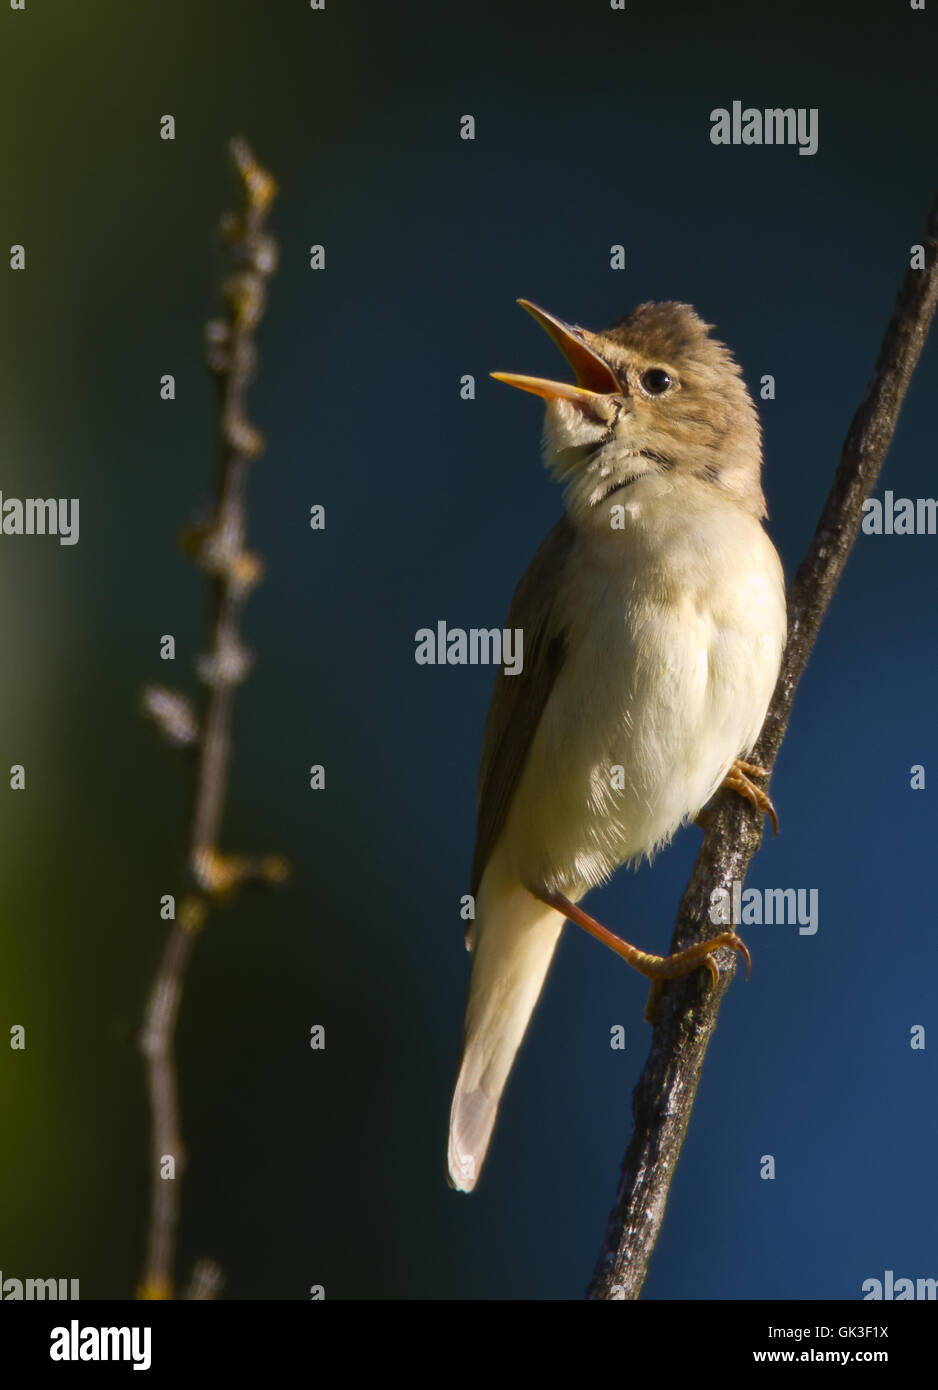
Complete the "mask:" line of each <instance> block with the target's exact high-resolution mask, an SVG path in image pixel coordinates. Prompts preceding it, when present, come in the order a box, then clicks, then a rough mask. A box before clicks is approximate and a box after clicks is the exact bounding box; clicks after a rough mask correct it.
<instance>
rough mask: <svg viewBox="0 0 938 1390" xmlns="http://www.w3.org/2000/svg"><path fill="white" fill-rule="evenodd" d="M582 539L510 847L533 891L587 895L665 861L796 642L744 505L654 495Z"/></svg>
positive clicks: (749, 740)
mask: <svg viewBox="0 0 938 1390" xmlns="http://www.w3.org/2000/svg"><path fill="white" fill-rule="evenodd" d="M637 491H638V490H637V489H636V492H637ZM577 544H578V547H579V550H580V555H579V562H578V563H577V564H575V565H571V567H570V574H571V578H570V581H569V583H568V584H567V586H566V588H565V590H564V592H563V593H562V594H561V596H560V598H559V605H560V609H561V615H562V619H563V623H564V627H565V630H566V640H567V657H566V661H565V664H564V667H563V670H562V671H561V673H560V675H559V676H558V678H557V680H556V682H555V684H554V688H553V690H552V692H551V695H550V698H549V700H548V702H547V705H546V707H545V710H544V714H543V716H542V718H541V722H540V725H539V728H538V731H537V734H536V736H535V738H534V740H533V742H532V745H531V749H530V752H529V754H528V758H527V761H526V764H525V768H524V772H523V773H522V776H521V779H520V782H519V786H518V790H517V793H516V796H515V800H514V803H513V806H512V811H511V814H510V816H509V820H508V824H507V826H506V843H505V849H506V851H507V853H508V857H509V860H510V861H513V862H514V863H515V865H516V866H517V871H518V874H519V876H520V878H521V880H522V882H524V883H525V884H526V885H527V886H529V887H536V888H547V889H548V890H550V891H560V892H563V893H564V894H566V896H568V897H570V898H574V899H575V898H577V897H580V896H582V894H583V893H584V892H586V891H587V889H589V888H590V887H593V886H595V885H596V884H597V883H599V882H602V881H603V880H604V879H606V878H608V877H609V875H610V874H612V873H613V872H614V871H615V869H616V868H618V867H619V866H620V865H621V864H623V863H625V862H627V861H630V860H636V859H639V858H641V857H642V856H643V855H648V856H650V855H651V854H653V853H654V851H655V850H656V849H658V848H660V846H661V845H663V844H664V843H666V842H667V841H668V840H669V839H670V838H671V836H672V835H673V834H674V832H675V831H676V830H677V828H678V827H679V826H680V825H681V824H682V822H684V821H685V820H686V819H688V818H689V817H693V816H695V815H696V814H697V812H698V811H699V810H700V808H701V807H702V806H703V805H704V803H705V802H706V801H708V800H709V798H710V797H711V796H712V795H713V793H714V792H715V790H716V788H717V787H718V786H719V784H720V782H721V781H722V780H723V778H724V776H725V775H726V772H727V771H728V769H729V767H730V765H731V763H732V762H733V760H734V759H735V758H737V757H740V756H743V755H744V754H745V753H746V752H748V750H749V749H750V748H751V747H752V745H753V744H754V742H755V740H756V738H757V736H758V734H759V730H760V728H761V726H762V722H763V720H764V718H765V712H766V709H767V707H768V702H769V700H770V698H771V695H772V691H773V689H774V687H775V681H776V678H777V675H778V668H779V661H780V656H781V651H782V646H783V644H784V639H785V603H784V589H783V581H782V573H781V566H780V564H779V561H778V557H777V555H776V553H775V550H774V548H773V547H772V545H771V542H770V541H769V540H768V537H767V536H766V534H765V532H764V531H763V529H762V526H761V524H760V523H759V522H758V520H756V518H755V517H753V516H751V515H749V514H748V513H746V512H744V511H742V510H740V509H738V508H736V507H732V506H726V507H722V508H714V507H713V506H712V503H710V505H708V506H707V507H706V508H701V509H699V510H698V509H697V507H696V506H695V496H694V494H693V493H692V494H691V496H690V498H689V499H688V505H687V506H686V507H685V506H681V505H675V499H674V498H673V496H665V497H664V498H662V499H661V501H660V503H659V501H658V499H657V498H655V497H654V496H652V497H651V498H650V499H649V500H648V501H647V502H638V501H635V502H632V503H631V510H630V512H629V513H628V514H627V518H626V526H625V529H624V530H622V531H619V532H618V533H616V532H611V533H610V535H609V536H604V535H603V534H602V533H587V534H585V535H583V536H580V537H579V538H578V542H577Z"/></svg>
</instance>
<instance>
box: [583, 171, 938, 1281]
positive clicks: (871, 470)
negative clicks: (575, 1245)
mask: <svg viewBox="0 0 938 1390" xmlns="http://www.w3.org/2000/svg"><path fill="white" fill-rule="evenodd" d="M936 239H938V195H936V197H935V200H934V202H933V203H932V207H931V211H930V213H929V217H928V226H927V231H926V235H925V236H924V237H923V238H922V242H921V245H923V246H924V247H925V265H924V267H923V268H922V269H911V268H910V269H909V270H908V271H907V272H906V275H905V278H904V280H903V282H902V287H901V289H900V291H899V295H898V298H897V300H896V305H895V309H894V310H893V314H892V318H891V319H890V321H889V325H888V327H887V329H886V334H885V337H884V338H883V342H882V346H881V348H880V353H879V358H878V360H877V363H876V367H875V369H874V371H873V376H872V378H871V380H870V383H869V385H868V387H867V389H866V394H865V396H864V398H863V401H862V403H861V405H860V407H859V409H858V410H857V412H856V414H855V416H854V417H853V422H852V424H851V426H850V429H849V430H848V432H847V437H846V440H845V441H844V446H843V450H842V452H841V457H840V463H839V465H838V468H837V471H836V473H835V475H834V481H833V484H832V486H831V490H830V493H829V495H828V498H827V501H826V503H825V504H824V509H823V511H822V513H821V517H820V520H819V521H818V524H817V529H816V530H815V533H814V537H813V539H812V541H811V544H810V546H809V547H808V550H807V553H806V555H805V557H804V560H803V561H802V563H801V567H800V569H799V570H798V573H797V575H796V576H795V580H794V583H793V584H792V586H791V589H790V591H789V595H788V622H789V635H788V643H787V645H786V647H785V653H784V656H783V658H782V668H781V674H780V675H779V680H778V685H777V686H776V689H775V694H774V696H773V699H772V703H771V705H770V707H769V712H768V715H767V716H766V721H765V724H764V726H763V729H762V733H761V735H760V738H759V742H758V744H757V745H756V748H755V750H754V751H753V753H752V755H751V756H752V759H753V761H754V762H756V763H761V764H762V765H763V766H765V767H771V766H772V764H773V763H774V761H775V758H776V756H777V754H778V750H779V747H780V745H781V742H782V739H783V737H784V735H785V730H786V728H787V725H788V719H789V715H790V713H791V707H792V701H793V699H794V694H795V689H796V687H797V685H798V682H799V680H800V679H801V676H802V674H803V672H804V669H805V666H806V665H807V661H808V657H809V656H810V654H811V650H812V648H813V646H814V642H815V639H816V637H817V633H818V629H819V627H820V625H821V620H822V618H823V616H824V613H825V612H826V610H827V607H828V604H829V603H830V601H831V598H832V596H833V593H834V589H835V588H836V586H837V582H838V580H839V578H840V575H841V571H842V570H843V567H844V565H845V563H846V560H847V556H848V555H849V553H850V550H851V548H852V546H853V543H854V540H855V539H856V536H857V533H858V531H859V528H860V522H861V520H862V509H863V502H864V500H865V499H866V498H867V497H868V496H869V494H870V492H871V491H872V489H873V487H874V486H875V484H876V479H877V477H878V476H879V472H880V469H881V468H882V465H883V460H884V459H885V456H886V451H887V449H888V448H889V444H890V441H891V439H892V436H893V432H894V430H895V427H896V421H897V419H898V416H899V411H900V408H901V406H902V402H903V399H904V397H905V393H906V389H907V388H908V384H909V380H910V378H911V376H912V372H913V371H914V369H915V365H916V363H917V362H918V359H919V356H920V354H921V351H922V348H923V346H924V343H925V339H926V337H927V335H928V330H929V327H930V325H931V321H932V318H933V317H934V313H935V305H936V302H938V254H936ZM761 841H762V826H761V817H759V816H758V815H757V814H756V813H755V812H754V811H753V810H752V808H751V807H750V806H749V804H748V803H747V802H746V801H744V800H743V799H742V798H741V797H738V796H734V795H732V794H730V793H723V794H721V796H720V797H719V798H717V800H716V802H715V803H714V807H713V812H712V816H711V819H710V821H709V823H708V827H707V831H706V834H705V836H704V841H703V844H702V846H701V849H700V853H699V855H698V857H697V862H696V864H695V866H694V870H693V874H692V876H691V879H690V882H689V884H688V885H687V888H686V890H685V892H684V897H683V899H682V902H681V906H680V908H679V910H678V918H677V923H676V926H675V929H674V936H673V940H672V943H671V950H672V951H679V950H682V949H683V948H684V947H685V946H689V945H690V944H691V943H692V942H694V941H698V940H702V939H703V938H704V936H706V935H708V934H710V932H711V931H712V928H711V927H710V926H709V920H708V910H709V905H710V901H711V893H712V891H713V890H714V889H715V888H716V887H718V886H722V887H724V888H727V889H728V888H729V887H730V885H731V884H732V882H733V881H734V880H738V881H739V882H742V880H743V879H744V877H745V874H746V870H747V868H748V865H749V861H750V859H751V858H752V856H753V854H754V853H755V851H756V850H757V849H758V847H759V845H760V843H761ZM720 954H721V972H720V980H719V984H718V985H716V986H715V987H713V988H709V987H708V984H707V983H704V982H705V981H707V982H709V976H708V975H707V974H706V972H705V971H703V970H698V971H696V972H694V974H692V975H688V976H686V977H685V978H684V979H682V980H678V981H675V982H674V984H673V985H671V986H670V987H669V988H668V989H667V990H666V991H665V993H664V994H663V996H662V999H661V1003H660V1006H659V1009H658V1018H657V1022H656V1025H655V1030H654V1034H653V1036H652V1043H651V1052H650V1054H649V1057H648V1061H647V1062H646V1063H645V1068H644V1070H643V1072H642V1074H641V1077H640V1078H639V1081H638V1085H637V1086H636V1088H635V1092H634V1094H633V1097H632V1111H633V1115H634V1119H635V1128H634V1131H633V1133H632V1138H631V1140H630V1142H629V1146H628V1148H627V1150H626V1153H625V1158H624V1160H623V1164H622V1175H621V1178H620V1182H619V1190H618V1195H617V1197H616V1204H615V1207H614V1208H613V1211H612V1214H611V1215H610V1218H609V1224H608V1227H607V1230H606V1237H605V1242H604V1245H603V1250H602V1253H601V1255H600V1257H599V1261H598V1263H597V1266H596V1270H595V1272H594V1275H593V1281H592V1284H591V1285H590V1289H589V1294H588V1296H589V1297H590V1298H591V1299H597V1300H605V1299H610V1300H611V1299H634V1298H638V1296H639V1294H640V1292H641V1289H642V1285H643V1283H644V1281H645V1276H646V1273H647V1270H648V1262H649V1259H650V1258H651V1253H652V1251H653V1249H654V1247H655V1242H656V1241H657V1238H658V1232H659V1230H660V1229H661V1222H662V1220H663V1218H664V1210H665V1204H666V1202H667V1198H668V1192H669V1190H670V1186H671V1180H672V1178H673V1176H674V1171H675V1167H676V1165H677V1160H678V1156H679V1154H680V1152H681V1146H682V1144H683V1142H684V1136H685V1134H686V1132H687V1126H688V1123H689V1121H690V1116H691V1111H692V1110H693V1105H694V1099H695V1097H696V1094H697V1085H698V1082H699V1080H700V1074H701V1070H702V1068H703V1062H704V1057H705V1056H706V1052H707V1047H708V1046H709V1043H710V1039H711V1036H712V1034H713V1030H714V1028H715V1026H716V1021H717V1015H718V1014H719V1010H720V1004H721V1002H722V999H723V996H724V995H725V993H726V991H727V989H728V988H729V984H730V981H731V980H732V978H733V974H734V971H735V961H736V957H735V955H734V954H733V953H732V952H728V951H723V952H721V953H720ZM724 957H725V958H726V959H724Z"/></svg>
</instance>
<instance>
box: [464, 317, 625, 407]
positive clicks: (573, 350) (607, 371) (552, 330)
mask: <svg viewBox="0 0 938 1390" xmlns="http://www.w3.org/2000/svg"><path fill="white" fill-rule="evenodd" d="M518 303H519V304H520V305H521V307H522V309H527V311H528V313H529V314H530V315H531V317H532V318H533V319H536V320H537V322H538V323H539V324H540V325H541V327H542V328H544V329H546V330H547V332H548V333H549V334H550V336H551V337H552V338H553V340H554V342H555V343H556V344H557V346H558V347H559V348H560V351H561V352H562V353H563V355H564V357H565V358H566V359H567V361H568V362H569V363H570V366H571V367H572V368H573V370H574V373H575V374H576V385H575V386H572V385H570V384H569V383H568V382H566V381H548V380H546V379H545V378H544V377H539V376H520V375H518V374H517V373H515V372H492V376H493V377H494V378H495V380H496V381H504V382H505V384H506V385H507V386H517V387H518V389H519V390H521V391H530V392H531V393H532V394H533V395H535V396H544V397H545V399H547V400H564V401H573V403H574V404H575V405H582V406H586V407H589V406H590V405H591V404H592V402H593V401H595V399H596V397H597V396H609V395H615V394H616V393H619V392H621V390H622V386H621V384H620V382H619V379H618V377H617V376H616V374H615V372H614V371H613V370H612V368H611V367H610V366H609V365H608V363H606V362H604V361H603V359H602V358H601V357H600V356H599V353H598V352H594V351H593V349H592V348H591V347H590V346H589V345H588V344H587V342H586V340H585V338H584V337H583V336H582V334H581V333H580V330H579V329H578V328H574V327H573V325H572V324H569V323H564V321H563V319H558V318H556V317H555V316H554V315H553V314H548V313H547V312H546V310H544V309H539V308H538V307H537V305H536V304H532V303H531V301H530V300H529V299H519V300H518Z"/></svg>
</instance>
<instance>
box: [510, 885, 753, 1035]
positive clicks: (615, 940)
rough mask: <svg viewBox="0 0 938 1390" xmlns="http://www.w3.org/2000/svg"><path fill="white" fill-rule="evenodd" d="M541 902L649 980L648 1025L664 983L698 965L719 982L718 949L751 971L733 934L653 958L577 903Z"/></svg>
mask: <svg viewBox="0 0 938 1390" xmlns="http://www.w3.org/2000/svg"><path fill="white" fill-rule="evenodd" d="M536 896H537V897H538V898H540V900H541V902H544V903H547V905H548V907H552V908H554V909H555V911H557V912H562V913H563V915H564V917H566V918H567V920H568V921H570V922H573V923H574V925H575V926H577V927H582V928H583V930H584V931H586V932H589V934H590V936H595V938H596V940H597V941H601V942H602V943H603V945H604V946H608V947H609V949H610V950H611V951H615V953H616V955H617V956H621V957H622V959H623V960H625V961H628V963H629V965H631V966H632V968H633V970H637V971H638V973H639V974H640V975H644V976H645V977H646V979H649V980H651V982H652V984H651V992H650V993H649V996H648V1004H647V1005H646V1008H645V1017H646V1018H647V1019H648V1022H649V1023H653V1022H654V1016H655V1011H656V1009H657V1004H658V996H659V994H660V993H661V986H662V984H663V983H664V981H665V980H676V979H677V978H678V977H679V976H681V975H687V974H688V973H689V972H690V971H691V970H695V969H696V968H697V966H698V965H705V966H706V967H707V969H708V970H709V971H710V977H711V979H712V980H713V983H714V984H716V982H717V980H718V978H719V974H720V972H719V970H718V969H717V965H716V961H715V960H714V959H713V952H714V951H717V950H719V948H720V947H721V946H728V947H729V948H730V950H731V951H738V952H739V954H740V955H741V956H742V958H743V960H744V961H745V962H746V974H747V975H748V974H749V973H750V971H751V970H752V958H751V956H750V955H749V951H748V949H747V947H746V943H745V942H744V941H742V940H740V938H739V937H738V936H737V935H736V933H735V932H732V931H723V932H720V933H719V935H718V936H711V937H710V938H709V939H708V940H707V941H698V942H697V943H696V945H694V946H688V947H687V948H686V949H685V950H683V951H675V952H674V953H673V955H670V956H654V955H650V954H649V953H648V952H647V951H640V950H639V949H638V947H637V946H632V945H630V944H629V942H628V941H623V940H622V938H621V936H616V935H615V933H614V932H611V931H609V930H608V928H606V927H604V926H602V924H601V923H600V922H597V921H596V919H595V917H590V915H589V913H588V912H584V911H583V909H582V908H581V907H577V905H576V903H572V902H570V900H569V898H565V897H564V896H563V894H562V893H538V894H536Z"/></svg>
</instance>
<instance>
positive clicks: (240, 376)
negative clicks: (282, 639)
mask: <svg viewBox="0 0 938 1390" xmlns="http://www.w3.org/2000/svg"><path fill="white" fill-rule="evenodd" d="M231 153H232V156H233V159H234V164H235V169H236V172H237V175H238V178H239V182H240V185H241V195H242V207H241V210H240V212H239V213H238V214H237V215H233V216H229V217H226V218H225V219H224V220H223V223H222V233H223V236H224V239H225V241H226V242H227V243H228V247H229V250H230V254H231V258H232V261H233V265H234V268H233V271H232V273H231V274H230V275H229V277H228V278H227V279H226V281H225V283H224V285H223V297H224V304H225V312H224V317H222V318H220V319H217V320H214V321H213V322H211V323H209V324H208V327H207V332H206V339H207V361H208V366H209V369H210V371H211V372H212V374H213V376H214V378H215V382H216V386H217V396H218V415H217V433H218V476H217V491H216V498H215V505H214V513H213V516H212V519H211V521H210V522H209V523H208V525H206V526H201V527H197V528H192V529H191V530H190V531H189V532H188V533H187V535H186V537H185V539H184V548H185V549H186V550H187V551H188V553H189V554H190V555H192V557H193V558H194V559H195V561H196V563H197V564H198V565H199V566H200V568H201V569H203V570H204V571H205V573H206V575H207V576H208V580H209V586H210V595H211V603H210V613H209V620H208V640H207V649H206V654H205V655H204V656H202V657H201V659H200V661H199V664H198V669H199V675H200V677H201V679H202V681H203V683H204V689H205V694H204V702H203V703H204V708H203V711H202V717H201V720H200V721H198V720H196V717H195V714H194V711H193V710H192V709H191V707H190V705H189V703H188V701H187V700H186V699H185V697H183V696H180V695H177V694H175V693H174V692H172V691H166V690H163V689H162V688H158V687H153V688H151V689H150V690H148V691H147V692H145V694H144V709H145V712H146V713H148V714H149V715H150V717H151V718H153V719H154V721H155V722H156V723H157V725H158V726H159V728H160V729H161V732H162V733H163V734H164V736H165V738H166V739H167V741H168V742H170V743H174V744H175V745H176V746H180V747H181V746H185V745H186V744H194V745H196V746H197V749H198V752H197V761H196V772H195V785H194V801H193V813H192V831H191V838H190V844H189V855H188V866H187V891H186V893H185V896H184V897H183V898H182V901H181V902H180V903H179V907H178V912H177V917H176V920H175V922H174V923H173V925H172V927H171V928H170V931H169V935H168V937H167V940H166V946H165V949H164V952H163V957H162V960H161V961H160V965H159V969H158V970H157V973H156V978H155V980H154V982H153V987H152V990H151V993H150V997H149V1001H148V1003H147V1009H146V1015H145V1018H144V1023H143V1028H142V1030H141V1034H140V1049H141V1051H142V1053H143V1056H144V1061H145V1065H146V1076H147V1088H148V1091H149V1099H150V1111H151V1117H152V1138H151V1157H150V1169H151V1183H152V1191H151V1206H150V1222H149V1229H148V1233H147V1249H146V1263H145V1267H144V1272H143V1277H142V1280H141V1284H140V1288H139V1291H138V1295H139V1297H141V1298H149V1299H165V1298H172V1297H173V1295H174V1287H175V1281H174V1265H175V1254H176V1232H177V1227H178V1223H179V1203H180V1181H181V1177H182V1171H183V1168H184V1166H185V1147H184V1144H183V1141H182V1135H181V1124H180V1116H179V1094H178V1087H177V1082H176V1067H175V1058H174V1038H175V1033H176V1020H177V1017H178V1014H179V1005H180V1000H181V997H182V989H183V982H184V980H185V976H186V969H187V967H188V964H189V959H190V956H191V954H192V949H193V946H194V944H195V940H196V936H197V934H198V932H199V930H200V928H201V927H202V925H203V924H204V922H205V918H206V915H207V913H208V910H209V908H210V906H211V905H212V904H213V903H214V902H217V901H218V900H220V899H222V898H225V897H227V896H229V895H230V894H231V893H232V892H233V891H234V890H235V889H236V888H238V887H239V886H240V885H241V884H243V883H246V882H250V881H252V880H253V881H258V880H262V881H267V882H279V881H280V880H281V879H282V878H283V877H284V876H285V872H286V868H285V865H284V864H283V861H282V860H280V859H278V858H275V857H269V858H266V859H250V858H245V857H243V856H234V855H227V854H222V853H221V852H220V851H219V849H218V840H219V836H220V832H221V823H222V816H223V812H224V806H225V794H226V790H227V785H228V762H229V752H230V743H231V715H232V706H233V703H234V692H235V689H236V687H237V686H238V684H239V683H240V682H241V681H242V680H243V679H244V677H245V676H246V674H247V671H248V668H249V665H250V661H249V657H248V654H247V652H246V651H245V649H244V647H243V646H242V644H241V640H240V631H239V622H240V615H241V609H242V606H243V604H244V601H245V599H246V598H247V596H248V594H249V593H250V591H251V589H252V588H253V587H254V585H255V584H256V583H257V582H258V580H259V579H260V576H261V564H260V561H259V559H258V557H257V556H255V555H253V554H251V553H250V552H249V551H248V550H246V549H245V519H246V498H245V491H246V483H247V475H248V470H249V467H250V464H251V463H252V462H253V461H254V460H255V459H256V458H258V457H259V456H260V455H261V454H262V453H263V451H264V447H265V445H264V440H263V439H262V437H261V435H260V434H259V433H258V432H257V430H255V429H254V428H253V427H252V426H251V425H250V424H249V423H248V420H247V416H246V413H245V410H246V399H247V391H248V387H249V386H250V383H251V381H252V380H253V377H254V369H255V363H256V353H255V348H254V338H253V335H254V331H255V329H256V328H257V325H258V323H259V322H260V320H261V318H262V316H263V313H264V308H265V305H266V298H267V282H268V280H269V279H270V277H271V276H272V275H273V273H274V271H275V269H276V265H277V247H276V243H275V242H274V241H273V240H272V239H271V238H270V237H269V236H268V235H267V233H266V230H265V227H266V220H267V214H268V212H269V210H270V206H271V203H272V202H273V199H274V197H275V196H276V192H277V189H276V185H275V183H274V181H273V179H272V178H271V176H270V175H269V174H268V173H266V172H265V171H264V170H263V169H262V168H261V167H260V165H259V164H258V163H257V161H256V160H255V158H254V156H253V154H252V153H251V151H250V150H249V149H248V147H247V145H246V144H245V143H244V141H242V140H233V141H232V142H231ZM169 1160H172V1164H173V1165H174V1176H168V1175H167V1168H168V1166H169ZM205 1268H208V1266H207V1265H206V1266H205ZM212 1271H213V1273H212V1278H210V1279H209V1278H201V1277H199V1276H196V1278H195V1279H194V1281H193V1284H192V1289H193V1290H194V1292H193V1294H192V1296H193V1297H198V1298H205V1297H213V1296H214V1291H215V1290H216V1289H217V1288H218V1287H220V1278H221V1276H220V1271H219V1272H217V1277H216V1273H215V1267H214V1266H212Z"/></svg>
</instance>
